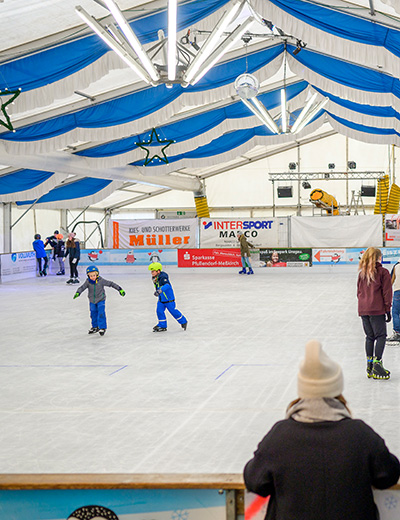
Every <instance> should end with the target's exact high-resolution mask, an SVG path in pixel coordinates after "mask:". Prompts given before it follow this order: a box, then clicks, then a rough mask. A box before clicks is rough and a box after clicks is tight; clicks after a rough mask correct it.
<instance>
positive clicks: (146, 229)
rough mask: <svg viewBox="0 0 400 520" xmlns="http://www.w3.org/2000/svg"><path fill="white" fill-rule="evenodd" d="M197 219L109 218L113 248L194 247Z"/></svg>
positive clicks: (111, 245)
mask: <svg viewBox="0 0 400 520" xmlns="http://www.w3.org/2000/svg"><path fill="white" fill-rule="evenodd" d="M197 228H198V225H197V219H196V218H190V219H176V220H172V219H168V220H166V219H156V220H154V219H153V220H110V233H109V236H110V237H111V240H110V241H109V244H108V246H109V247H110V248H113V249H120V248H122V249H127V248H128V249H129V248H135V249H149V248H151V247H153V248H156V247H159V248H162V249H166V248H174V249H176V248H180V247H196V246H197V244H196V236H197Z"/></svg>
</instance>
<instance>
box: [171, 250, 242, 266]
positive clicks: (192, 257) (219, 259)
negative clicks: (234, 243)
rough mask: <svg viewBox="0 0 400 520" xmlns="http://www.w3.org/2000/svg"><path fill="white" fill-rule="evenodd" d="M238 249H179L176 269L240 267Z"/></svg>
mask: <svg viewBox="0 0 400 520" xmlns="http://www.w3.org/2000/svg"><path fill="white" fill-rule="evenodd" d="M241 265H242V264H241V260H240V249H180V250H179V251H178V267H241Z"/></svg>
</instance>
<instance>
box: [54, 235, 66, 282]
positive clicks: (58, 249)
mask: <svg viewBox="0 0 400 520" xmlns="http://www.w3.org/2000/svg"><path fill="white" fill-rule="evenodd" d="M56 238H57V243H56V245H55V246H54V259H56V258H57V259H58V267H59V271H58V273H57V275H63V274H65V264H64V256H65V242H64V240H63V238H64V237H63V235H62V234H61V233H59V234H58V235H57V236H56Z"/></svg>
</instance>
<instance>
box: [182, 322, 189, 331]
mask: <svg viewBox="0 0 400 520" xmlns="http://www.w3.org/2000/svg"><path fill="white" fill-rule="evenodd" d="M187 324H188V322H186V323H181V327H182V329H183V330H186V329H187Z"/></svg>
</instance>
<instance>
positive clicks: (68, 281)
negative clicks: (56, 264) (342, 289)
mask: <svg viewBox="0 0 400 520" xmlns="http://www.w3.org/2000/svg"><path fill="white" fill-rule="evenodd" d="M65 283H68V284H71V283H74V280H73V279H72V278H70V279H69V280H67V281H66V282H65Z"/></svg>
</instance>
